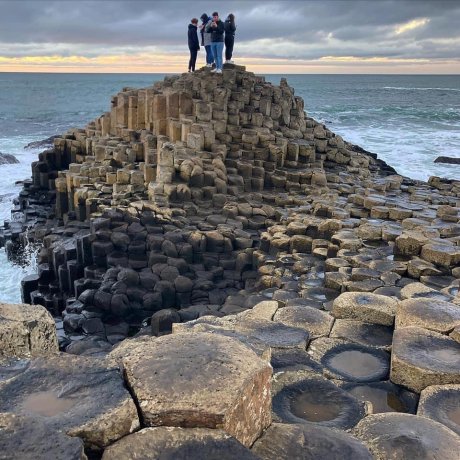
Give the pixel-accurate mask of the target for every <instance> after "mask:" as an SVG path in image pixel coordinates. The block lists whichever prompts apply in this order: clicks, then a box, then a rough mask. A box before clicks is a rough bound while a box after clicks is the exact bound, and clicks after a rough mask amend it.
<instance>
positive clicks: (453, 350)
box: [390, 327, 460, 393]
mask: <svg viewBox="0 0 460 460" xmlns="http://www.w3.org/2000/svg"><path fill="white" fill-rule="evenodd" d="M390 379H391V381H392V382H394V383H397V384H398V385H404V386H405V387H407V388H409V389H411V390H413V391H415V392H417V393H420V392H421V391H422V390H423V389H424V388H426V387H428V386H431V385H443V384H449V383H460V343H458V342H456V341H455V340H452V339H451V338H449V337H446V336H444V335H441V334H438V333H437V332H433V331H428V330H426V329H422V328H419V327H403V328H398V329H396V330H395V332H394V335H393V347H392V354H391V376H390Z"/></svg>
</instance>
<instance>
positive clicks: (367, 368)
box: [308, 338, 390, 382]
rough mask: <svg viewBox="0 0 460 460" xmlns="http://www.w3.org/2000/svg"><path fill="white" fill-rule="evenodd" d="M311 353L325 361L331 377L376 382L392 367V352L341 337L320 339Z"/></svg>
mask: <svg viewBox="0 0 460 460" xmlns="http://www.w3.org/2000/svg"><path fill="white" fill-rule="evenodd" d="M308 353H309V354H310V356H311V357H312V358H313V359H315V360H317V361H318V362H320V363H321V365H322V366H323V368H324V370H323V372H324V374H325V375H326V376H327V377H328V378H335V379H339V380H346V381H351V382H375V381H379V380H385V379H386V378H387V377H388V373H389V370H390V355H389V353H387V352H385V351H383V350H379V349H376V348H373V347H365V346H362V345H359V344H357V343H350V342H347V341H343V340H339V339H330V338H324V339H323V338H321V339H317V340H315V341H314V342H312V343H311V345H310V347H309V349H308Z"/></svg>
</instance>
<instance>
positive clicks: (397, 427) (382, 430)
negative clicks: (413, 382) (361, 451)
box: [352, 414, 460, 460]
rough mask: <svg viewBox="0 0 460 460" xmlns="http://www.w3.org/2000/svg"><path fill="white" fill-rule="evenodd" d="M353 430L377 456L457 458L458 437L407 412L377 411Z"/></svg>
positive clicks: (381, 457) (459, 443)
mask: <svg viewBox="0 0 460 460" xmlns="http://www.w3.org/2000/svg"><path fill="white" fill-rule="evenodd" d="M352 434H353V435H354V436H356V437H357V438H359V439H361V440H362V441H363V442H364V443H365V444H366V445H367V446H368V448H369V450H370V451H371V452H372V454H373V455H374V457H375V458H376V459H378V460H384V459H387V458H395V459H406V458H417V459H421V460H422V459H427V460H428V459H433V458H443V459H446V460H450V459H452V460H453V459H456V458H458V455H459V454H460V437H459V436H458V435H456V434H455V433H454V432H453V431H451V430H449V429H448V428H446V427H445V426H444V425H441V424H440V423H438V422H434V421H433V420H430V419H427V418H425V417H418V416H415V415H409V414H377V415H370V416H368V417H366V418H365V419H364V420H362V421H361V422H360V423H359V424H358V425H357V426H356V427H355V428H354V429H353V430H352Z"/></svg>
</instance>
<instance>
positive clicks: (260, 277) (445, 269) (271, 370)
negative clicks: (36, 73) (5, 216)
mask: <svg viewBox="0 0 460 460" xmlns="http://www.w3.org/2000/svg"><path fill="white" fill-rule="evenodd" d="M459 197H460V182H459V181H451V180H444V179H440V178H437V177H432V178H430V180H429V182H428V183H424V182H419V181H414V180H410V179H408V178H404V177H401V176H399V175H397V174H396V172H395V171H394V170H393V169H392V168H390V167H389V166H387V165H385V163H383V162H382V161H381V160H379V159H378V158H377V157H376V155H373V154H370V153H369V152H366V151H364V150H363V149H360V148H359V147H357V146H353V145H351V144H348V143H347V142H345V141H344V140H343V139H342V138H341V137H340V136H337V135H335V134H334V133H332V132H331V131H329V130H328V129H327V128H326V127H325V126H324V125H322V124H320V123H318V122H316V121H315V120H313V119H312V118H309V117H308V116H307V115H306V113H305V111H304V102H303V100H302V99H301V98H299V97H297V96H295V94H294V90H293V89H292V88H291V87H289V86H288V84H287V83H286V81H285V80H284V79H282V80H281V84H280V86H274V85H272V84H270V83H267V82H265V80H264V78H263V77H259V76H256V75H254V74H252V73H250V72H246V71H245V69H244V68H243V67H240V66H234V65H226V66H225V69H224V72H223V75H221V76H220V75H213V74H211V73H210V72H209V71H208V70H206V69H202V70H200V71H198V72H196V73H193V74H183V75H181V76H174V77H167V78H165V80H164V81H163V82H158V83H155V84H154V85H153V86H152V87H150V88H145V89H131V88H124V89H123V91H122V92H120V93H119V94H118V95H117V96H114V97H113V98H112V107H111V111H110V112H107V113H105V114H104V115H102V116H101V117H99V118H98V119H96V120H95V121H94V122H92V123H90V124H89V125H88V126H87V127H86V128H84V129H73V130H71V131H69V132H68V133H66V134H65V135H63V136H62V137H58V138H56V139H54V146H53V148H51V149H48V150H45V151H44V152H42V153H41V154H40V156H39V160H38V161H37V162H35V163H33V165H32V180H30V181H26V182H25V183H24V188H23V190H22V192H21V193H20V196H19V198H18V200H17V203H16V207H15V209H14V210H13V212H14V213H15V214H16V216H17V218H16V219H15V220H14V221H12V222H10V223H7V224H6V225H5V229H3V232H2V235H1V236H0V242H2V243H3V244H5V245H6V248H7V252H8V253H9V254H14V253H15V252H16V251H17V249H18V248H21V247H24V246H26V245H30V244H37V245H39V247H40V251H39V254H38V273H37V274H36V275H31V276H28V277H26V278H25V279H24V280H23V281H22V296H23V301H24V303H25V304H33V305H35V306H36V307H32V308H33V311H31V310H30V308H31V307H27V306H24V307H19V306H18V307H15V308H13V307H11V306H8V305H4V306H1V307H0V318H1V322H0V343H2V353H1V355H2V356H3V361H4V363H3V364H4V365H3V367H2V370H1V372H0V375H1V380H0V386H1V396H0V405H1V408H0V411H1V412H2V413H3V415H2V416H1V418H0V420H1V422H0V423H2V427H3V430H4V432H5V433H9V435H11V434H12V433H22V432H23V431H24V430H26V431H27V430H29V428H27V427H28V426H29V425H36V424H37V422H38V423H39V426H38V427H37V426H35V428H34V430H31V429H30V433H31V434H30V436H29V437H28V441H27V442H29V441H30V446H31V445H36V443H37V442H38V439H41V441H40V446H42V447H43V452H44V455H45V454H46V455H47V458H50V457H53V458H61V457H59V455H61V454H62V455H63V456H62V458H85V453H84V449H86V453H87V454H90V455H93V456H94V455H96V456H101V455H102V458H104V459H110V458H121V457H122V458H140V457H142V456H143V455H144V456H145V455H146V452H149V454H148V455H149V458H158V457H159V456H160V455H169V456H170V457H167V456H166V457H164V458H203V456H205V455H206V456H208V457H210V458H217V457H219V458H262V459H271V458H273V459H274V458H311V457H309V456H308V455H312V456H317V457H318V458H322V457H324V455H326V452H327V455H328V458H342V459H343V458H387V457H388V455H389V454H388V453H389V452H392V451H394V449H396V446H398V448H399V449H401V453H402V454H401V458H413V456H414V455H416V456H418V458H429V456H430V455H433V452H435V453H436V455H437V456H439V457H440V458H446V459H450V458H452V459H454V458H455V459H456V458H458V456H459V455H460V436H459V435H460V417H459V415H458V414H459V413H460V296H459V293H458V291H459V278H460V266H459V263H460V244H459V242H460V225H459V214H458V210H459V206H458V204H459ZM40 305H41V306H42V307H44V308H46V310H48V311H49V312H51V313H52V314H53V316H54V317H55V320H54V321H53V320H52V318H51V316H50V315H49V314H47V315H48V316H47V317H46V318H45V316H46V315H45V313H46V312H45V310H42V308H41V307H39V306H40ZM15 312H16V314H17V316H19V317H16V315H15ZM35 315H39V316H40V317H39V318H35ZM40 324H45V326H43V327H41V328H40V327H39V326H37V325H40ZM12 331H13V332H12ZM56 332H57V334H56ZM11 334H12V335H11ZM11 336H12V337H14V338H15V339H14V340H10V339H8V337H11ZM43 337H45V338H43ZM35 341H37V344H36V345H33V346H32V344H35ZM7 344H8V345H7ZM58 350H60V351H61V352H64V351H65V352H66V353H65V354H61V355H57V353H58ZM72 355H73V356H72ZM77 355H78V356H77ZM36 356H40V357H36ZM12 358H20V361H11V359H12ZM120 370H121V372H120ZM272 374H273V376H272ZM108 394H111V395H112V398H109V399H107V395H108ZM419 397H420V401H419ZM77 401H78V404H77ZM434 401H436V402H434ZM43 405H45V406H47V407H51V408H54V410H53V409H50V410H51V413H44V412H43V410H44V409H43ZM44 432H46V433H49V435H48V434H47V435H46V437H45V440H43V433H44ZM427 432H429V433H430V436H427V435H424V437H421V436H420V433H427ZM53 433H55V434H53ZM130 433H133V434H130ZM66 435H70V436H73V438H69V437H68V436H66ZM18 436H19V435H18ZM401 436H403V437H405V438H404V439H405V441H404V442H401ZM53 437H55V438H56V446H57V447H56V449H60V452H61V454H59V453H58V451H57V450H56V451H52V450H50V449H52V446H51V442H50V441H47V440H50V439H52V438H53ZM26 438H27V437H26ZM11 439H12V441H11V443H10V444H5V443H6V441H5V437H4V436H2V438H1V441H0V443H3V444H5V445H7V446H8V448H10V449H14V444H15V442H14V439H15V438H14V436H13V437H12V438H11ZM27 442H26V441H25V442H24V450H23V455H22V457H21V458H28V457H27V455H28V452H29V451H28V450H27V449H28V448H29V447H28V445H27ZM11 452H13V450H11ZM51 452H52V454H51ZM306 452H307V453H306ZM136 455H137V456H138V457H136ZM213 455H214V457H213ZM305 455H306V456H305ZM35 458H37V456H35ZM43 458H45V456H44V457H43ZM162 458H163V457H162Z"/></svg>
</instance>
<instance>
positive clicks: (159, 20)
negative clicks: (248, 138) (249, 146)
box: [0, 0, 460, 59]
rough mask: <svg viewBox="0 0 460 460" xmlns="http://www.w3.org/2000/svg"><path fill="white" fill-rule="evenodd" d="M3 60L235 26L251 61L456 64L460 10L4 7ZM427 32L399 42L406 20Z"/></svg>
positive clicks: (309, 4)
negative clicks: (229, 22)
mask: <svg viewBox="0 0 460 460" xmlns="http://www.w3.org/2000/svg"><path fill="white" fill-rule="evenodd" d="M0 8H1V11H2V14H1V16H0V54H1V55H3V56H18V57H20V56H22V55H39V54H40V53H41V52H44V51H46V50H49V49H52V48H53V46H51V45H53V44H56V45H57V47H56V48H55V52H56V53H59V54H61V55H69V54H72V53H75V52H77V51H78V53H79V54H81V55H83V56H89V57H90V56H94V55H96V54H97V53H102V54H104V53H105V54H110V53H113V52H115V50H118V51H119V50H120V49H122V48H123V49H126V50H128V51H129V52H131V51H132V50H142V49H143V48H144V47H157V48H158V49H159V50H160V51H165V52H167V51H168V49H174V50H176V49H181V47H184V48H186V47H185V41H186V40H185V36H186V25H187V23H188V21H189V20H190V18H192V17H194V16H196V17H199V16H200V15H201V13H203V12H207V13H209V14H210V13H211V12H212V11H213V10H216V9H217V10H218V11H219V12H220V13H221V16H225V15H226V14H227V13H229V12H233V13H234V14H235V15H236V18H237V25H238V31H237V32H238V36H237V39H238V43H239V44H240V46H241V49H242V50H244V53H245V55H246V56H265V57H287V58H292V59H318V58H321V57H323V56H357V57H393V58H417V59H423V58H425V59H437V58H439V59H447V58H452V59H460V56H459V54H460V52H459V48H460V30H459V27H458V24H460V2H458V1H447V0H439V1H433V0H430V1H428V0H379V1H371V0H361V1H360V0H349V1H348V0H330V1H328V0H313V1H308V0H302V1H301V0H299V1H295V0H290V1H289V0H287V1H283V0H279V1H274V0H273V1H270V0H264V1H225V2H224V1H213V2H209V1H206V2H204V1H175V0H171V1H154V0H148V1H147V0H145V1H141V0H131V1H128V0H126V1H122V0H120V1H110V0H99V1H85V0H79V1H77V0H60V1H58V0H54V1H41V0H36V1H32V0H30V1H28V0H24V1H21V0H14V1H12V0H11V1H10V0H7V1H1V0H0ZM424 19H426V20H427V22H426V24H424V25H423V26H421V27H417V28H413V29H408V30H406V31H405V32H402V33H400V34H396V33H395V31H396V28H397V27H399V26H401V25H403V24H407V23H409V22H410V21H416V20H424Z"/></svg>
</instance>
